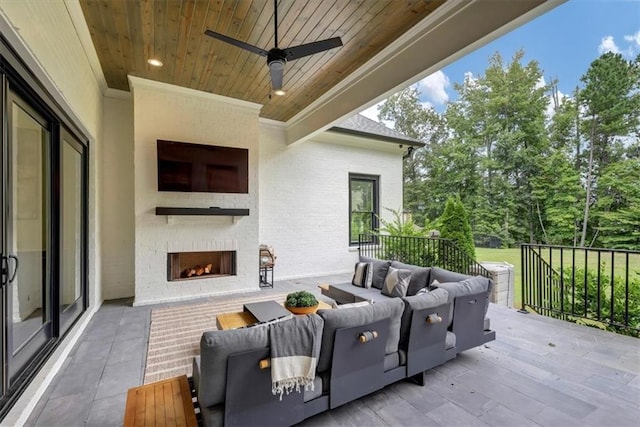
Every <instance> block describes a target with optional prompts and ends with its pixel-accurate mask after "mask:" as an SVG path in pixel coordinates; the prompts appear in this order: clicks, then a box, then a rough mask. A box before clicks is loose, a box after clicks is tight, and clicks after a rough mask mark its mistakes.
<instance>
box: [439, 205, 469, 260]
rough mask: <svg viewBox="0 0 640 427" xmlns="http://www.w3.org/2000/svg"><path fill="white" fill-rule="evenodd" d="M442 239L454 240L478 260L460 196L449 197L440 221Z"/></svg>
mask: <svg viewBox="0 0 640 427" xmlns="http://www.w3.org/2000/svg"><path fill="white" fill-rule="evenodd" d="M438 223H439V225H440V237H442V238H445V239H450V240H453V241H454V242H455V243H456V244H457V245H458V246H459V247H460V248H461V249H462V250H463V251H465V252H466V253H467V255H469V256H470V257H471V258H473V259H475V258H476V247H475V245H474V243H473V232H472V231H471V224H470V223H469V215H468V214H467V211H466V209H465V208H464V205H463V204H462V201H461V200H460V196H456V197H455V198H453V197H449V199H447V204H446V205H445V207H444V212H442V215H441V216H440V218H439V219H438Z"/></svg>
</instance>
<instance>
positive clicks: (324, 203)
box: [0, 0, 558, 420]
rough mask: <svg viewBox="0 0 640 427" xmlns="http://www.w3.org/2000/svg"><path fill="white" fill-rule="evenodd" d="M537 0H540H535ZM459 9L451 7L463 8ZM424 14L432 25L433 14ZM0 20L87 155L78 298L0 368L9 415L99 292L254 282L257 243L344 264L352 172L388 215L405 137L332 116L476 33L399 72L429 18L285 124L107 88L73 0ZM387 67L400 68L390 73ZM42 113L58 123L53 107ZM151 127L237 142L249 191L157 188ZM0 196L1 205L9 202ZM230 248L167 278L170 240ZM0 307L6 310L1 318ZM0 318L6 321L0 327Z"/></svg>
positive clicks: (304, 261) (16, 8) (11, 6)
mask: <svg viewBox="0 0 640 427" xmlns="http://www.w3.org/2000/svg"><path fill="white" fill-rule="evenodd" d="M537 3H541V2H534V3H532V5H533V6H535V5H537ZM557 3H558V2H557V1H554V2H550V3H549V4H551V5H554V4H557ZM447 4H448V5H449V2H447ZM474 4H475V3H474ZM452 5H453V6H452V7H453V8H455V7H456V4H455V3H452ZM533 6H531V7H532V8H533ZM478 7H482V6H478ZM549 7H551V6H545V7H544V8H540V10H541V11H543V10H546V8H549ZM467 9H468V8H460V10H461V14H462V13H466V10H467ZM469 10H470V9H469ZM510 13H511V12H510ZM518 13H520V12H517V11H514V12H513V15H514V16H518V15H517V14H518ZM536 13H537V14H539V13H542V12H536ZM507 15H508V14H507ZM531 17H533V15H530V16H528V17H527V19H531ZM504 19H505V20H506V22H508V23H509V26H504V27H502V26H500V27H496V29H497V28H499V31H496V32H495V33H491V38H495V37H497V36H498V35H499V34H498V33H504V32H506V31H507V30H508V29H509V28H508V27H510V28H513V27H515V26H516V25H519V24H520V23H521V22H520V21H519V22H515V21H514V23H513V24H512V23H511V21H510V20H511V19H514V18H513V17H511V15H508V16H507V17H506V18H504ZM424 25H425V27H424V28H427V29H429V31H431V25H432V22H431V21H429V22H428V23H426V24H424ZM438 28H440V27H436V30H437V29H438ZM453 30H456V27H455V26H452V31H453ZM416 31H419V29H418V30H416ZM483 31H484V30H483ZM487 31H488V30H487ZM0 32H1V34H2V41H1V42H2V43H0V44H1V46H0V47H2V55H3V62H2V63H1V64H0V65H2V66H3V67H5V66H6V67H11V64H10V63H9V62H7V63H5V62H4V56H5V55H6V56H11V57H13V58H14V63H13V64H19V65H20V67H21V68H22V69H23V70H24V71H23V72H22V74H23V75H24V76H26V77H25V78H28V79H30V80H31V81H33V82H34V83H33V88H32V89H33V90H34V91H35V92H37V93H38V94H40V95H42V96H43V97H46V98H47V100H48V101H47V102H48V103H49V104H50V105H51V106H53V107H52V108H53V109H54V110H56V111H57V112H58V116H59V118H60V119H62V120H61V121H62V122H63V123H71V124H72V125H73V128H74V129H73V131H74V132H73V133H74V135H75V136H76V137H78V139H80V140H81V143H82V145H83V147H84V148H85V149H86V150H85V152H86V159H87V160H88V177H87V180H86V194H87V197H88V203H87V210H86V217H87V221H86V229H83V233H85V234H86V254H87V256H86V263H84V264H83V265H85V266H86V271H84V273H86V289H83V295H82V299H83V301H84V304H83V309H82V311H80V312H79V314H77V317H75V318H73V319H72V320H74V321H75V323H73V322H71V323H69V324H68V329H65V331H64V333H60V334H58V335H54V336H50V337H49V338H50V339H51V340H52V341H54V342H53V344H51V348H49V349H48V350H47V352H46V353H43V354H40V355H39V356H38V357H40V360H39V361H38V363H39V364H38V369H37V370H36V369H34V370H33V372H32V373H33V374H34V375H35V373H36V372H37V376H35V377H34V375H32V376H31V377H29V378H28V380H25V381H22V382H20V383H18V385H17V386H16V387H18V386H19V387H21V389H20V390H19V392H16V391H15V390H13V391H12V390H10V388H11V387H12V386H13V385H12V382H11V381H12V379H13V377H14V376H15V375H14V374H15V372H14V373H11V372H9V371H6V370H5V371H3V372H2V373H1V374H0V380H2V381H1V382H2V383H3V388H2V391H3V393H6V394H4V395H3V399H4V398H5V396H9V398H10V399H13V398H14V397H17V396H20V395H22V398H21V399H20V400H19V401H17V402H16V401H11V402H10V404H7V405H5V404H4V401H3V405H2V406H1V407H0V409H2V410H4V409H5V408H8V407H13V408H14V409H13V413H14V415H13V416H11V417H7V419H14V420H15V419H18V416H16V415H15V414H25V413H28V412H29V411H30V410H31V409H32V408H33V405H35V402H37V400H38V398H39V396H40V395H41V393H42V391H43V390H44V389H45V388H46V386H47V384H48V382H49V381H51V379H52V378H53V375H54V374H55V372H56V370H57V369H58V368H59V367H60V365H61V364H62V363H63V361H64V360H65V357H66V355H67V354H68V353H69V351H70V350H71V348H72V347H73V345H74V343H75V341H76V340H77V338H78V337H79V335H80V334H81V333H82V331H83V330H84V328H86V326H87V324H88V322H89V320H90V318H91V316H93V314H94V313H95V312H96V311H97V309H98V308H99V307H100V306H101V304H102V302H103V301H104V300H108V299H115V298H123V297H133V298H134V304H150V303H156V302H167V301H179V300H187V299H192V298H197V297H203V296H212V295H213V296H215V295H221V294H227V293H232V292H250V291H258V290H259V286H258V284H259V280H258V277H259V275H258V247H259V245H260V244H262V243H265V244H269V245H272V246H273V247H274V248H275V249H276V253H277V256H278V258H277V262H276V267H275V277H276V279H279V278H280V279H284V278H294V277H303V276H309V275H318V274H324V273H334V272H345V271H348V270H350V269H351V268H352V266H353V262H354V261H355V259H356V256H357V252H356V251H355V250H354V249H353V247H350V245H349V175H350V174H359V175H367V176H377V177H378V182H379V210H380V214H381V215H382V217H385V216H386V215H388V211H386V210H385V208H390V209H395V210H398V209H401V208H402V156H403V155H404V154H405V153H406V151H407V147H408V145H411V144H412V142H411V141H410V140H406V141H404V143H403V141H402V136H401V135H397V134H393V133H388V132H389V131H388V130H387V131H381V130H380V129H378V130H377V131H375V130H374V131H372V129H368V130H367V129H362V128H360V129H359V127H358V125H357V123H356V125H354V124H353V123H351V124H346V125H344V126H346V127H342V128H340V124H339V123H338V122H340V121H341V120H344V118H345V117H350V116H351V115H352V114H353V113H354V112H355V111H357V108H358V106H359V105H361V106H362V108H364V107H367V106H369V105H372V104H373V103H375V102H377V101H379V100H380V99H382V98H384V97H385V96H387V95H389V94H390V93H393V92H394V91H395V90H397V89H399V88H400V87H404V86H406V85H407V84H408V79H409V80H412V81H411V82H409V83H412V82H415V81H417V80H418V79H420V78H421V77H424V76H425V75H427V74H428V73H430V72H433V71H435V69H437V68H439V67H441V66H443V65H446V64H445V61H449V62H450V61H452V60H453V59H454V57H459V55H461V54H462V51H463V50H466V51H470V50H472V49H473V48H474V47H475V45H472V44H469V45H468V46H467V45H464V49H463V48H462V47H457V46H453V45H452V46H450V47H449V49H450V50H451V51H447V52H443V53H442V55H441V59H437V58H436V59H434V58H431V57H430V59H429V61H431V63H430V64H431V65H429V69H426V68H427V67H425V66H424V65H420V64H413V65H412V66H411V67H405V69H403V72H402V73H399V72H398V68H399V67H402V64H396V63H395V62H394V61H390V60H388V58H391V57H394V55H395V53H396V52H401V53H402V55H403V56H402V57H403V58H408V59H407V61H409V59H411V60H412V61H417V60H418V59H421V58H422V56H421V55H415V54H414V53H412V48H413V47H415V46H421V45H419V44H418V43H423V42H425V40H426V39H427V38H428V37H427V34H426V30H425V34H420V33H412V34H410V35H408V36H407V37H405V38H403V39H402V40H400V41H399V42H398V43H395V44H394V45H392V46H390V48H389V49H388V50H386V51H384V52H382V53H381V55H379V58H377V59H376V61H373V63H375V64H377V65H376V66H377V69H376V70H374V71H372V70H363V71H362V73H361V74H360V75H359V77H358V76H356V77H354V78H353V79H351V80H350V81H346V80H345V83H344V84H343V85H342V87H341V88H336V89H335V90H334V91H333V92H332V95H331V97H332V98H331V100H330V102H325V103H324V104H322V103H320V102H319V103H318V104H317V105H316V104H312V105H311V106H310V107H309V108H308V111H306V116H305V117H306V120H305V117H302V118H299V117H294V119H295V120H294V119H292V123H291V124H289V125H287V124H284V123H279V122H271V121H264V120H261V119H260V117H259V111H260V105H256V104H251V103H248V102H244V101H238V100H235V99H230V98H224V97H220V96H216V95H211V94H208V93H204V92H198V91H194V90H190V89H185V88H182V87H176V86H172V85H168V84H164V83H157V82H152V81H149V80H143V79H140V78H135V77H131V78H130V83H131V87H132V93H131V94H129V93H125V92H119V91H114V90H112V89H109V88H108V87H107V86H106V82H105V80H104V76H103V74H102V70H101V69H100V64H99V62H98V59H97V55H96V52H95V49H94V47H93V44H92V42H91V37H90V35H89V30H88V28H87V26H86V23H85V21H84V17H83V15H82V10H81V8H80V5H79V2H78V1H77V0H51V1H40V0H31V1H28V0H25V1H11V0H8V1H0ZM468 36H469V37H472V38H474V40H478V38H479V37H480V35H477V36H476V35H468ZM486 41H488V39H485V40H483V42H486ZM429 45H431V44H429ZM431 50H432V49H430V51H431ZM436 53H437V52H436ZM454 53H455V55H454ZM431 54H432V55H435V53H434V52H431ZM438 54H439V53H438ZM456 55H457V56H456ZM438 58H440V56H438ZM6 70H8V68H3V69H2V72H3V73H4V72H5V71H6ZM396 74H398V75H400V76H401V77H398V78H399V79H401V80H397V81H396V80H393V76H394V75H396ZM358 78H360V80H357V79H358ZM381 82H383V83H384V85H381ZM379 86H380V87H382V89H378V87H379ZM6 87H8V86H6ZM9 89H11V88H10V87H9ZM340 93H343V94H344V95H340ZM336 94H337V95H336ZM340 96H343V98H342V99H341V98H340ZM344 97H350V98H351V100H350V102H344ZM354 103H357V105H354ZM362 104H364V105H362ZM338 107H339V108H338ZM4 119H5V118H4V117H3V120H4ZM52 123H54V125H55V126H60V125H59V122H56V121H55V120H52ZM331 126H333V127H331ZM367 126H375V125H373V124H371V123H369V124H368V125H367ZM365 128H366V126H365ZM358 129H359V130H358ZM371 133H373V134H374V136H373V137H372V136H371V135H370V134H371ZM376 133H378V135H377V136H376V135H375V134H376ZM380 133H382V135H380ZM54 135H55V132H54ZM309 136H310V139H309ZM157 139H167V140H172V141H181V142H190V143H198V144H209V145H222V146H230V147H241V148H247V149H248V150H249V165H250V168H249V192H248V194H239V195H229V194H225V195H222V194H213V193H210V194H201V193H180V194H177V193H160V192H158V191H157V187H156V186H155V185H154V184H155V181H154V180H155V178H156V173H157V172H156V158H155V155H154V154H155V153H154V151H153V147H154V144H155V142H156V140H157ZM303 139H306V140H304V141H302V142H294V141H301V140H303ZM292 142H293V143H292ZM414 142H415V141H414ZM3 144H4V141H3ZM62 176H64V175H63V174H62ZM3 200H4V199H3ZM5 203H6V202H5ZM9 203H11V202H9ZM7 205H8V204H7V203H6V204H5V206H3V208H4V213H5V214H6V213H7V212H9V213H10V210H11V209H10V208H8V207H7ZM158 206H182V207H208V206H221V207H224V208H242V209H249V211H250V214H249V215H248V216H245V217H242V218H239V219H233V218H232V217H197V218H196V217H193V218H190V217H168V216H166V215H156V214H155V208H156V207H158ZM4 219H5V218H4V217H3V221H4ZM61 219H62V220H64V217H63V218H61ZM3 244H4V242H3ZM44 249H46V248H40V250H44ZM65 249H66V247H62V249H56V250H59V251H60V252H63V250H65ZM227 249H229V250H234V251H236V253H237V263H238V269H237V274H235V275H233V276H231V277H225V278H218V279H198V280H193V281H188V282H173V283H169V282H168V281H167V276H166V268H167V258H166V257H167V253H168V252H171V251H182V250H187V251H200V250H227ZM3 256H5V254H4V253H3ZM61 258H62V259H63V261H60V264H64V263H65V262H66V261H64V256H61ZM3 268H4V266H3ZM3 274H4V273H3ZM5 297H6V296H5V295H4V294H3V301H4V298H5ZM7 298H9V297H7ZM8 306H9V304H7V305H5V306H3V310H4V309H5V307H8ZM56 309H60V307H56ZM2 314H3V319H5V321H7V319H9V318H10V317H9V316H7V313H5V312H4V311H3V313H2ZM8 323H10V322H8ZM6 326H7V325H6V324H4V323H3V329H4V328H5V327H6ZM50 343H51V342H50ZM3 348H4V347H3ZM41 353H42V352H41ZM5 356H6V357H7V358H9V359H11V357H12V356H11V355H10V354H9V353H8V352H7V354H6V355H5V354H3V359H2V360H3V365H5V366H7V365H6V362H7V361H6V360H5V358H4V357H5ZM10 363H11V362H10ZM10 363H9V364H10ZM9 376H12V379H11V380H10V379H9V378H8V377H9ZM0 419H1V417H0Z"/></svg>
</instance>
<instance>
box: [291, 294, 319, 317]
mask: <svg viewBox="0 0 640 427" xmlns="http://www.w3.org/2000/svg"><path fill="white" fill-rule="evenodd" d="M284 306H285V308H286V309H287V310H289V311H290V312H292V313H293V314H311V313H315V312H316V310H318V300H317V299H316V297H315V295H313V294H312V293H311V292H308V291H298V292H292V293H290V294H287V299H286V301H285V303H284Z"/></svg>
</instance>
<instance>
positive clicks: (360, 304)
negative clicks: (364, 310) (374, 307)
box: [331, 301, 371, 310]
mask: <svg viewBox="0 0 640 427" xmlns="http://www.w3.org/2000/svg"><path fill="white" fill-rule="evenodd" d="M369 304H371V302H370V301H359V302H352V303H350V304H336V303H335V302H334V303H333V304H331V307H332V308H334V309H336V310H344V309H345V308H352V307H364V306H365V305H369Z"/></svg>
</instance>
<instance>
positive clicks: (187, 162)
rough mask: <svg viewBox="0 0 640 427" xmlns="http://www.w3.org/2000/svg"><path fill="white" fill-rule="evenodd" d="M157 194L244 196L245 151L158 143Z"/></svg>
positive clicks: (214, 146) (245, 184) (247, 182)
mask: <svg viewBox="0 0 640 427" xmlns="http://www.w3.org/2000/svg"><path fill="white" fill-rule="evenodd" d="M157 142H158V191H182V192H201V193H248V192H249V150H248V149H246V148H233V147H220V146H217V145H202V144H190V143H187V142H176V141H164V140H161V139H159V140H158V141H157Z"/></svg>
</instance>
